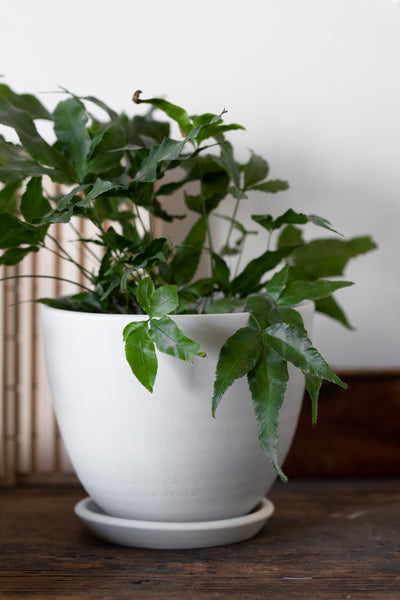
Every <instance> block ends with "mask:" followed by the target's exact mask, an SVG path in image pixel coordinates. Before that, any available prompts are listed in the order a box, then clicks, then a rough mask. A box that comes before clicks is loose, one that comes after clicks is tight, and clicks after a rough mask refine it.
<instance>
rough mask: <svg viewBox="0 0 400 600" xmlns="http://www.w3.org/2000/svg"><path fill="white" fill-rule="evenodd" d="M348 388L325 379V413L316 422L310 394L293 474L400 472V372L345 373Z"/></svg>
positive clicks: (289, 468) (290, 461)
mask: <svg viewBox="0 0 400 600" xmlns="http://www.w3.org/2000/svg"><path fill="white" fill-rule="evenodd" d="M341 375H342V378H343V379H344V380H345V381H346V383H347V384H348V386H349V387H348V389H347V390H344V389H342V388H339V387H338V386H335V385H333V384H330V383H324V385H323V387H322V390H321V398H320V408H319V417H318V423H317V426H316V427H313V426H312V425H311V402H310V400H309V398H308V397H307V396H306V398H305V402H304V404H303V409H302V412H301V416H300V421H299V426H298V429H297V432H296V435H295V439H294V441H293V445H292V448H291V450H290V452H289V455H288V457H287V460H286V462H285V469H284V470H285V472H286V473H287V474H288V476H289V477H290V476H292V477H293V476H296V477H314V476H319V477H323V476H351V477H365V476H373V477H379V476H382V477H384V476H386V477H391V476H394V477H396V476H399V475H400V371H386V372H385V371H380V372H373V371H372V372H371V371H369V372H359V373H347V374H346V373H342V374H341Z"/></svg>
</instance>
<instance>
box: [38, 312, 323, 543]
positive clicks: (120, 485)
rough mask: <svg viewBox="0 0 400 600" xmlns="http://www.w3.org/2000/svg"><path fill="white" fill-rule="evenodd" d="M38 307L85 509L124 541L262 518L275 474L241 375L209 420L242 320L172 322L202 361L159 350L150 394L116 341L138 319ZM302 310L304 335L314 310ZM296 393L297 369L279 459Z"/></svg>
mask: <svg viewBox="0 0 400 600" xmlns="http://www.w3.org/2000/svg"><path fill="white" fill-rule="evenodd" d="M41 310H42V324H43V334H44V346H45V356H46V364H47V370H48V377H49V382H50V389H51V393H52V398H53V403H54V409H55V413H56V417H57V421H58V424H59V428H60V431H61V435H62V437H63V440H64V443H65V446H66V449H67V451H68V454H69V456H70V459H71V462H72V464H73V466H74V468H75V470H76V473H77V476H78V478H79V480H80V481H81V483H82V485H83V487H84V488H85V490H86V491H87V493H88V494H89V496H90V498H91V501H90V502H92V505H93V506H92V512H93V511H94V510H95V511H97V512H96V514H97V513H98V514H99V515H100V517H99V519H100V520H101V519H103V521H104V520H107V518H108V517H107V516H109V517H110V518H111V519H114V521H112V523H111V526H113V525H115V526H116V527H117V526H118V524H119V525H120V529H119V532H120V533H121V532H122V530H123V529H124V524H125V525H126V524H127V523H132V522H134V523H139V524H140V523H147V524H149V523H150V524H156V525H155V526H154V527H155V528H156V529H157V523H158V524H159V526H158V529H162V527H164V525H165V524H167V527H166V529H169V530H171V529H173V524H177V523H179V524H181V525H180V528H181V529H182V528H183V529H184V530H188V529H189V530H190V527H191V525H190V524H196V527H195V529H196V530H197V529H199V527H198V525H199V523H201V522H204V523H206V522H207V523H208V524H209V523H210V522H211V523H213V524H215V523H228V522H236V521H237V520H239V521H240V519H242V520H243V518H244V517H245V518H247V517H246V515H249V514H250V515H251V514H252V512H251V511H253V513H254V510H255V507H257V506H258V507H260V506H261V508H262V506H264V509H265V505H260V502H261V500H262V499H263V497H264V496H265V495H266V493H267V492H268V490H269V489H270V487H271V485H272V483H273V482H274V480H275V472H274V470H273V468H272V467H271V465H270V464H269V462H268V460H267V459H266V457H265V455H264V453H263V451H262V450H261V448H260V446H259V444H258V440H257V428H256V422H255V417H254V413H253V408H252V401H251V397H250V393H249V390H248V386H247V380H246V378H242V379H240V380H238V381H236V382H235V383H234V384H233V385H232V386H231V387H230V388H229V389H228V391H227V393H226V394H225V396H224V397H223V399H222V401H221V404H220V406H219V408H218V410H217V415H216V418H213V417H212V415H211V398H212V390H213V381H214V374H215V368H216V362H217V359H218V353H219V350H220V348H221V346H222V344H223V343H224V341H225V340H226V339H227V337H229V336H230V335H232V334H233V333H234V332H235V331H236V330H237V329H239V328H240V327H244V326H246V324H247V320H248V315H247V314H246V313H234V314H222V315H220V314H218V315H217V314H213V315H179V316H174V320H175V321H176V323H177V324H178V326H179V327H181V328H182V329H183V330H184V331H185V333H186V334H187V335H188V336H189V337H190V338H192V339H195V340H196V341H197V342H199V343H200V345H201V348H202V350H205V352H206V353H207V357H206V358H197V357H196V358H195V359H194V364H193V365H189V364H187V363H184V362H182V361H179V360H177V359H175V358H172V357H170V356H168V355H165V354H161V353H159V354H158V374H157V380H156V384H155V388H154V392H153V394H151V393H149V392H148V391H147V390H146V389H145V388H144V387H143V386H142V385H141V384H140V383H139V382H138V381H137V380H136V378H135V377H134V375H133V374H132V372H131V370H130V368H129V365H128V363H127V361H126V359H125V355H124V346H123V342H122V331H123V329H124V327H125V325H127V324H128V323H129V322H131V321H132V320H135V319H137V320H141V319H144V318H145V317H142V316H138V315H108V314H92V313H80V312H72V311H66V310H59V309H55V308H50V307H48V306H42V307H41ZM298 310H299V311H300V312H301V314H302V316H303V319H304V322H305V325H306V328H307V329H308V331H310V327H311V321H312V316H313V310H314V306H313V303H311V302H307V303H304V304H302V305H300V306H299V307H298ZM303 393H304V381H303V376H302V375H301V373H300V372H298V371H297V370H296V369H294V368H293V369H291V371H290V378H289V384H288V389H287V393H286V397H285V401H284V404H283V407H282V409H281V415H280V428H279V432H280V441H279V451H280V461H281V462H283V461H284V459H285V456H286V454H287V451H288V449H289V447H290V444H291V441H292V438H293V435H294V431H295V428H296V425H297V420H298V415H299V411H300V407H301V401H302V397H303ZM93 507H95V508H93ZM81 508H82V507H81ZM86 508H88V506H86ZM89 508H90V507H89ZM264 512H265V510H264ZM269 512H271V507H269ZM80 516H82V515H80ZM96 519H97V517H96ZM96 519H95V520H96ZM99 519H97V520H99ZM84 520H86V519H84ZM235 520H236V521H235ZM88 521H90V519H88V520H86V522H87V524H88V525H89V527H90V526H91V524H90V522H88ZM264 522H265V520H264ZM108 523H109V524H110V522H109V521H108ZM168 524H171V525H170V526H169V525H168ZM154 527H153V529H154ZM117 528H118V527H117ZM220 528H221V527H220ZM92 529H93V530H95V531H96V529H95V528H94V527H92ZM213 529H215V527H214V526H213ZM242 529H243V527H242ZM258 529H259V527H258ZM96 533H97V534H98V535H101V536H103V537H106V538H107V539H111V541H117V542H120V543H125V544H127V545H141V546H146V545H148V546H150V547H193V546H196V545H204V546H205V545H214V543H226V542H227V541H237V540H236V539H231V538H229V539H225V538H221V539H222V541H221V539H217V540H214V538H213V539H212V540H211V541H210V543H207V540H203V539H202V538H201V537H200V538H199V539H200V541H199V542H198V543H196V541H195V539H194V538H195V537H196V536H192V538H193V540H194V541H193V542H192V544H190V540H189V541H188V540H186V541H181V542H173V541H168V540H166V541H165V540H164V542H162V541H160V542H159V543H158V544H157V543H156V542H154V541H150V542H148V543H146V541H144V542H143V541H139V542H137V541H136V542H135V539H133V541H132V540H130V539H128V538H129V536H128V538H127V539H125V538H124V537H123V536H122V537H121V535H120V536H117V537H116V538H115V539H112V537H111V538H110V536H109V535H108V534H106V533H104V532H102V531H98V530H97V531H96ZM254 533H255V531H253V530H252V531H251V532H250V534H249V535H253V534H254ZM249 535H247V534H246V535H244V537H243V536H242V537H240V536H239V538H238V539H244V538H245V537H249ZM153 537H154V536H153ZM167 537H168V536H167ZM186 537H187V536H186ZM185 539H186V538H185ZM130 542H131V543H130Z"/></svg>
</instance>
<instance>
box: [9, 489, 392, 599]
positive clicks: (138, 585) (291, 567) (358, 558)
mask: <svg viewBox="0 0 400 600" xmlns="http://www.w3.org/2000/svg"><path fill="white" fill-rule="evenodd" d="M83 495H84V492H83V491H82V490H79V489H78V490H77V489H59V488H58V489H53V490H50V489H35V488H33V489H15V490H2V491H1V492H0V520H1V525H0V598H1V599H7V600H9V599H14V600H15V599H22V598H35V599H38V598H40V599H49V598H51V599H59V598H60V599H65V600H67V599H68V600H69V599H77V600H79V599H82V600H83V599H85V600H128V599H129V600H130V599H137V598H140V599H143V600H147V599H148V600H150V599H151V600H164V599H168V600H192V599H193V600H206V599H207V600H209V599H223V600H225V599H226V600H228V598H229V599H232V600H235V599H238V600H239V599H240V600H250V599H251V600H253V599H254V600H255V599H260V598H272V599H273V600H280V599H283V598H284V599H285V600H288V599H289V600H290V599H291V598H296V599H306V598H307V600H309V599H310V598H312V599H317V600H318V599H321V600H324V599H329V600H337V599H342V598H343V599H352V600H355V599H357V600H361V599H362V600H378V599H379V600H395V599H396V600H398V599H399V598H400V517H399V515H400V480H399V479H393V480H363V479H358V480H293V481H292V482H290V483H289V485H288V486H283V485H282V484H280V483H278V484H276V485H275V486H274V488H273V490H272V492H271V494H270V498H271V500H272V501H273V502H274V503H275V506H276V513H275V515H274V516H273V517H272V518H271V519H270V521H269V522H268V524H267V526H266V527H265V528H264V529H263V531H262V532H261V533H260V534H259V535H258V536H257V537H256V538H254V539H253V540H250V541H247V542H242V543H239V544H234V545H231V546H221V547H217V548H209V549H203V550H186V551H158V550H157V551H156V550H154V551H152V550H141V549H135V548H123V547H118V546H113V545H110V544H107V543H105V542H101V541H99V540H97V539H96V538H94V537H92V535H91V534H90V533H89V532H87V531H86V529H85V528H84V526H83V525H82V524H81V523H80V521H79V520H78V519H77V518H76V517H75V515H74V514H73V506H74V504H75V503H76V502H77V501H78V500H79V499H80V498H81V497H83Z"/></svg>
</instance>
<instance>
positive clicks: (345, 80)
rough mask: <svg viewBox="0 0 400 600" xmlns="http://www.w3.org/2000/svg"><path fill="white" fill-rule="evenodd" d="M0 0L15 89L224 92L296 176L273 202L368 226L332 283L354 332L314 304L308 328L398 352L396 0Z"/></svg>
mask: <svg viewBox="0 0 400 600" xmlns="http://www.w3.org/2000/svg"><path fill="white" fill-rule="evenodd" d="M1 9H2V10H1V35H0V56H1V66H0V72H1V73H2V74H3V75H5V77H6V80H7V82H9V83H10V84H11V85H12V86H13V87H14V88H15V89H16V90H17V91H21V92H22V91H40V90H53V89H56V86H57V85H58V84H60V85H63V86H65V87H69V88H71V89H72V90H73V91H75V92H77V93H80V94H94V95H98V96H100V97H102V98H103V99H105V100H107V101H108V102H109V103H110V104H111V105H113V106H115V107H116V108H119V109H122V108H125V109H127V110H131V111H134V110H135V107H134V106H133V105H132V106H131V103H130V99H131V96H132V92H133V91H134V90H135V89H137V88H140V89H142V90H143V91H144V95H146V96H153V95H158V94H163V95H167V97H168V98H169V99H171V100H173V101H175V102H177V103H178V104H182V105H184V106H185V107H187V108H188V110H190V111H192V112H196V111H207V110H210V111H218V110H220V109H221V108H223V107H226V108H227V109H228V110H229V114H228V115H227V117H228V118H229V120H232V121H237V122H240V123H243V124H245V125H246V127H247V131H246V132H245V133H238V134H237V135H236V136H235V137H236V139H237V141H238V142H241V143H242V145H243V148H244V149H247V148H252V149H254V150H255V151H257V152H259V153H261V154H264V155H266V156H267V158H268V159H269V162H270V164H271V167H272V175H273V176H276V177H280V178H286V179H288V180H289V181H290V183H291V190H290V191H289V192H288V193H286V194H285V195H281V196H280V197H272V199H271V203H272V205H273V206H274V207H276V208H274V210H276V211H278V212H280V211H281V210H282V211H283V210H284V209H285V208H286V207H287V206H288V205H292V206H293V208H297V209H298V210H301V211H304V212H315V213H317V214H321V215H323V216H325V217H327V218H328V219H330V220H331V221H332V222H333V223H334V225H335V226H336V228H338V229H339V230H340V231H341V232H343V233H344V234H346V235H360V234H365V233H372V234H373V236H374V238H375V240H376V241H377V242H378V244H379V246H380V249H379V251H377V252H375V253H373V254H370V255H368V256H366V257H363V258H360V259H358V260H357V261H354V262H353V263H352V264H351V267H350V268H349V270H348V278H351V279H353V280H354V281H356V282H357V285H356V286H355V287H354V288H351V289H348V290H345V291H343V292H341V294H340V299H341V301H342V304H343V305H344V307H345V308H346V311H347V313H348V316H349V318H350V320H351V322H352V323H353V324H354V326H355V327H356V328H357V332H356V333H349V332H347V331H345V330H344V329H343V328H342V327H341V326H336V325H335V324H333V323H331V322H329V320H328V319H324V318H321V319H318V321H317V324H316V333H315V339H316V343H317V345H318V346H319V348H320V349H321V351H322V352H323V353H324V354H325V356H326V357H327V358H328V359H329V360H330V362H331V363H332V364H333V365H334V366H336V367H342V368H343V367H346V368H357V367H374V368H378V367H399V364H400V344H399V341H398V340H399V338H400V318H399V310H398V307H399V305H400V277H399V275H400V269H399V255H400V253H399V250H400V244H399V240H398V237H399V236H398V229H399V223H400V75H399V73H400V70H399V63H400V6H399V3H398V2H397V1H395V0H335V1H334V2H333V1H332V0H331V1H329V2H328V0H246V2H243V1H239V0H213V1H211V0H201V1H200V0H199V1H197V2H194V1H193V0H169V2H165V1H164V0H151V1H147V2H145V1H143V0H141V1H136V0H131V1H129V0H113V1H112V2H106V1H105V0H97V2H89V1H85V0H80V1H78V0H69V1H68V2H63V3H61V2H57V1H54V0H35V1H34V2H32V1H31V0H2V4H1ZM45 100H46V99H45ZM55 100H56V97H54V96H49V97H48V103H50V104H54V102H55ZM242 152H243V151H242ZM243 156H244V155H243ZM256 202H258V206H257V207H256V210H255V212H257V211H258V212H261V211H263V210H264V209H265V207H262V206H261V205H260V202H259V199H258V200H257V201H256ZM256 252H257V249H256V248H253V249H252V253H253V254H254V253H256Z"/></svg>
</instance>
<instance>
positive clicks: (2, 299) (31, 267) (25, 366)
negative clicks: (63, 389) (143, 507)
mask: <svg viewBox="0 0 400 600" xmlns="http://www.w3.org/2000/svg"><path fill="white" fill-rule="evenodd" d="M76 227H78V224H76ZM79 227H80V233H81V234H85V231H83V229H82V227H83V225H82V224H80V225H79ZM64 230H65V228H64V227H62V228H61V227H60V226H59V225H54V226H52V232H51V233H52V236H53V237H54V238H55V240H56V241H55V243H54V245H53V251H54V252H55V253H53V252H52V251H48V250H40V251H39V252H38V253H37V254H31V255H28V256H27V257H26V258H25V259H24V260H23V261H22V263H20V264H19V265H17V266H15V267H6V268H2V269H1V276H2V277H7V276H14V275H17V276H18V277H17V278H16V279H8V280H6V281H3V282H1V283H0V339H1V344H0V364H1V369H0V485H1V486H13V485H17V484H18V483H21V482H23V483H46V482H49V483H52V484H53V483H57V482H62V483H64V482H65V481H73V480H74V475H73V469H72V466H71V464H70V461H69V459H68V456H67V454H66V452H65V449H64V446H63V444H62V441H61V438H60V435H59V432H58V429H57V426H56V422H55V418H54V414H53V410H52V407H51V398H50V391H49V388H48V384H47V376H46V370H45V364H44V354H43V348H42V339H41V330H40V321H39V305H38V304H37V303H35V302H32V301H31V300H33V299H35V298H40V297H46V296H50V297H55V296H59V295H63V294H68V293H77V292H78V291H79V288H78V287H76V286H74V285H72V284H69V283H66V282H64V281H60V280H54V279H50V278H49V279H47V278H34V277H31V275H47V276H49V275H55V276H56V277H60V278H65V279H72V280H75V281H76V280H77V281H79V280H80V273H79V272H77V271H78V270H77V268H76V267H75V266H74V265H73V264H71V263H66V262H65V261H63V260H62V259H61V258H60V256H59V255H58V254H57V252H58V247H57V241H58V242H63V243H64V244H66V245H67V247H68V252H69V253H70V254H71V255H72V256H73V258H75V259H76V260H79V262H80V263H81V264H84V265H85V266H87V267H88V268H90V262H91V260H92V259H91V258H90V257H88V256H87V255H85V253H84V251H83V249H82V247H78V248H76V245H75V244H73V243H72V240H73V239H76V237H77V234H76V231H74V230H73V229H72V228H71V230H70V231H67V232H66V231H64ZM63 236H67V237H66V238H65V239H63ZM26 276H28V277H26Z"/></svg>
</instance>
